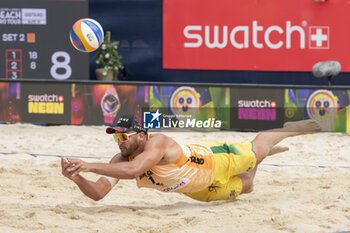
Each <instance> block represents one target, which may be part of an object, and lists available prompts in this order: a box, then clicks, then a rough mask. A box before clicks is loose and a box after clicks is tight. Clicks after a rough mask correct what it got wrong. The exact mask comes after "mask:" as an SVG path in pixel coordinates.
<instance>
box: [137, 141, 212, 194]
mask: <svg viewBox="0 0 350 233" xmlns="http://www.w3.org/2000/svg"><path fill="white" fill-rule="evenodd" d="M180 146H181V147H182V153H181V155H180V156H179V158H178V159H177V160H176V161H174V162H173V163H171V164H165V165H155V166H154V167H152V168H151V169H150V170H148V171H146V172H145V173H144V174H142V175H141V176H139V177H137V178H136V181H137V186H138V187H139V188H141V187H146V188H154V189H157V190H160V191H163V192H180V193H188V192H191V193H192V192H198V191H201V190H203V189H205V188H207V187H209V186H210V185H211V184H212V182H213V179H214V170H215V162H214V157H213V153H212V151H211V150H210V148H209V147H207V146H205V145H202V144H187V145H180ZM131 159H132V158H130V160H131Z"/></svg>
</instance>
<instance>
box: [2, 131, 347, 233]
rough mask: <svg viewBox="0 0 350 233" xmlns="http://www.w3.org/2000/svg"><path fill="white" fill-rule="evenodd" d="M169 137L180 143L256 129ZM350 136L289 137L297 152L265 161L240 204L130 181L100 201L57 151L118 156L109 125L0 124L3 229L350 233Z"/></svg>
mask: <svg viewBox="0 0 350 233" xmlns="http://www.w3.org/2000/svg"><path fill="white" fill-rule="evenodd" d="M166 134H167V135H168V136H171V137H173V138H174V139H175V140H176V141H178V142H179V143H190V142H198V141H201V140H210V139H211V140H220V141H244V140H252V139H253V138H254V136H255V135H256V133H246V132H245V133H242V132H226V131H225V132H209V133H202V132H185V133H184V132H168V133H166ZM349 141H350V135H349V134H340V133H319V134H314V135H303V136H298V137H294V138H287V139H286V140H284V141H282V142H281V143H280V145H282V146H289V147H290V150H289V151H286V152H283V153H281V154H277V155H273V156H271V157H268V158H267V159H265V160H264V161H263V162H262V164H261V165H260V166H259V168H258V171H257V175H256V179H255V186H254V191H253V192H252V193H250V194H245V195H241V196H239V197H238V198H237V199H236V200H234V201H218V202H210V203H203V202H199V201H195V200H192V199H190V198H188V197H186V196H184V195H181V194H177V193H162V192H159V191H156V190H153V189H138V188H137V187H136V182H135V181H134V180H121V181H120V182H119V183H118V184H117V185H116V186H115V187H114V188H113V190H112V191H111V192H110V193H109V194H108V195H107V196H106V197H105V198H104V199H103V200H101V201H98V202H95V201H92V200H90V199H88V198H87V197H85V196H84V195H83V194H82V193H81V192H80V190H79V189H78V187H76V185H75V184H74V183H73V182H72V181H70V180H68V179H67V178H65V177H64V176H62V175H61V167H60V159H59V157H57V156H59V155H64V156H84V157H85V156H90V157H94V158H88V159H85V158H84V160H86V161H97V162H98V161H100V162H107V161H109V158H111V157H112V156H113V155H114V154H115V153H117V152H118V151H119V149H118V147H117V145H116V144H115V142H114V139H113V138H112V136H110V135H107V134H106V133H105V127H104V126H49V127H44V126H37V125H31V124H11V125H0V153H1V154H0V181H1V182H0V206H1V208H0V232H213V231H215V232H315V233H316V232H317V233H318V232H340V231H350V179H349V178H350V152H349V151H350V145H349ZM31 154H35V155H36V156H33V155H31ZM83 175H84V176H85V177H88V178H91V179H93V180H96V179H97V178H98V177H99V176H97V175H94V174H92V173H83Z"/></svg>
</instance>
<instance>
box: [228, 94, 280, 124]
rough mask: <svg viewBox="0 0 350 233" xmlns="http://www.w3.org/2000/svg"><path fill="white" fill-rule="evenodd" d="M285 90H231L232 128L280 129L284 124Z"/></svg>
mask: <svg viewBox="0 0 350 233" xmlns="http://www.w3.org/2000/svg"><path fill="white" fill-rule="evenodd" d="M283 107H284V90H281V89H277V88H274V89H272V88H247V87H246V88H244V87H241V88H231V128H232V129H240V130H249V129H254V130H262V129H272V128H279V127H281V126H282V125H283V122H284V114H283V113H284V111H283Z"/></svg>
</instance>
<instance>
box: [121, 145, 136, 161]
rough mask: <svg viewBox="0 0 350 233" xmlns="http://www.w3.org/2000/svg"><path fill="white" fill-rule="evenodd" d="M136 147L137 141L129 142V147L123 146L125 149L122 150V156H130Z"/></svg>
mask: <svg viewBox="0 0 350 233" xmlns="http://www.w3.org/2000/svg"><path fill="white" fill-rule="evenodd" d="M138 148H139V142H138V141H136V142H135V143H133V144H131V146H130V147H129V148H125V151H124V152H122V156H123V157H124V158H127V157H129V156H131V155H132V154H133V153H134V152H135V151H136V150H137V149H138Z"/></svg>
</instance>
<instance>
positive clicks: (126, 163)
mask: <svg viewBox="0 0 350 233" xmlns="http://www.w3.org/2000/svg"><path fill="white" fill-rule="evenodd" d="M319 131H321V126H320V125H319V124H318V123H317V122H316V121H314V120H305V121H297V122H288V123H286V124H285V125H284V127H283V128H278V129H273V130H268V131H264V132H260V133H258V134H257V136H256V137H255V138H254V140H252V141H251V142H250V141H246V142H241V143H237V142H218V141H205V142H198V143H194V144H186V145H181V144H179V143H177V142H176V141H174V140H173V139H172V138H170V137H168V136H166V135H163V134H148V133H147V130H146V129H144V128H143V127H142V124H141V121H140V119H139V118H137V117H135V116H133V115H126V116H122V117H121V118H119V120H118V121H117V123H116V125H114V126H113V127H110V128H107V130H106V132H107V133H108V134H111V135H112V136H113V137H114V138H115V140H116V142H117V144H118V146H119V149H120V153H118V154H116V155H115V156H114V157H113V158H112V159H111V161H110V162H109V163H88V162H85V161H83V160H80V159H71V158H62V159H61V165H62V174H63V175H64V176H66V177H67V178H69V179H71V180H72V181H74V182H75V184H77V186H78V187H79V188H80V190H81V191H82V192H83V193H84V194H85V195H86V196H88V197H90V198H92V199H94V200H99V199H101V198H103V197H104V196H105V195H106V194H107V193H108V192H109V191H110V190H111V189H112V188H113V186H115V185H116V183H117V182H118V181H119V180H120V179H136V181H137V185H138V187H147V188H154V189H157V190H160V191H163V192H178V193H183V194H184V195H186V196H188V197H191V198H193V199H196V200H199V201H215V200H227V199H234V198H236V197H237V196H238V195H240V194H244V193H249V192H251V191H252V190H253V181H254V176H255V173H256V171H257V168H258V165H259V163H261V161H263V160H264V159H265V158H266V156H268V155H272V154H275V153H279V152H283V151H286V150H288V148H287V147H278V146H276V144H277V143H279V142H280V141H282V140H283V139H285V138H287V137H293V136H298V135H303V134H310V133H315V132H319ZM81 172H93V173H96V174H100V175H102V176H101V177H100V178H99V179H98V180H97V181H96V182H94V181H90V180H88V179H86V178H84V177H83V176H81V175H80V173H81Z"/></svg>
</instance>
